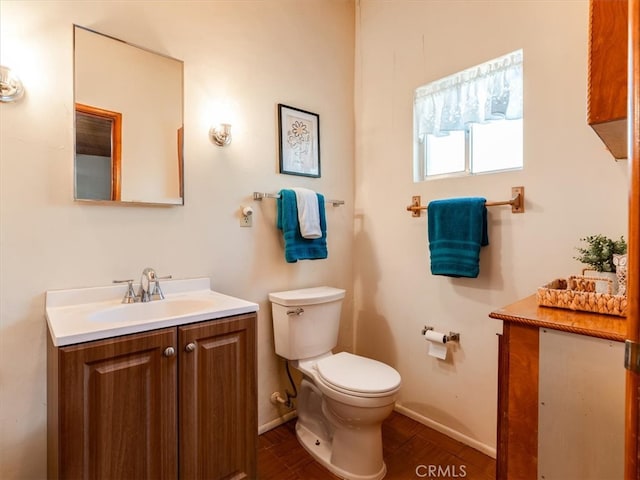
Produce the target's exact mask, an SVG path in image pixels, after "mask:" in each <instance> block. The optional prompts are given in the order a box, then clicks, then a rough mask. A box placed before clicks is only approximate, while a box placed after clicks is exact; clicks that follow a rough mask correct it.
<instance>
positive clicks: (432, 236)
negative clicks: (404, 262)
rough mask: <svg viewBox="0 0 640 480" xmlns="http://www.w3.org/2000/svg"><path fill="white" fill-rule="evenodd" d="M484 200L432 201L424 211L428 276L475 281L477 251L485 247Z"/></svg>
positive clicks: (485, 222)
mask: <svg viewBox="0 0 640 480" xmlns="http://www.w3.org/2000/svg"><path fill="white" fill-rule="evenodd" d="M485 203H486V199H484V198H481V197H464V198H450V199H445V200H434V201H432V202H430V203H429V205H428V208H427V215H428V217H427V219H428V220H427V224H428V228H429V231H428V235H429V251H430V252H431V273H432V274H433V275H446V276H449V277H470V278H476V277H477V276H478V273H480V247H482V246H485V245H489V237H488V235H487V207H486V206H485Z"/></svg>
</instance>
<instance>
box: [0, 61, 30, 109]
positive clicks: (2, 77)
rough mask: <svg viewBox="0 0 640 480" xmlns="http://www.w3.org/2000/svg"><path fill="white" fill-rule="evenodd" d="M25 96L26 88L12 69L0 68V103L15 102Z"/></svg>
mask: <svg viewBox="0 0 640 480" xmlns="http://www.w3.org/2000/svg"><path fill="white" fill-rule="evenodd" d="M23 95H24V87H23V86H22V82H21V81H20V79H19V78H18V76H17V75H16V74H15V73H14V72H12V71H11V69H10V68H8V67H3V66H0V102H3V103H8V102H15V101H17V100H20V99H21V98H22V96H23Z"/></svg>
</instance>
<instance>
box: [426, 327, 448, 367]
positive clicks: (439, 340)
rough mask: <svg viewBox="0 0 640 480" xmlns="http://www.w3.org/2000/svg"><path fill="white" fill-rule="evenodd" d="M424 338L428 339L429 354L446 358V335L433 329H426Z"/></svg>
mask: <svg viewBox="0 0 640 480" xmlns="http://www.w3.org/2000/svg"><path fill="white" fill-rule="evenodd" d="M424 338H425V339H427V340H428V341H429V356H431V357H435V358H439V359H440V360H444V359H445V358H447V336H446V335H445V334H444V333H441V332H436V331H434V330H427V331H426V332H425V334H424Z"/></svg>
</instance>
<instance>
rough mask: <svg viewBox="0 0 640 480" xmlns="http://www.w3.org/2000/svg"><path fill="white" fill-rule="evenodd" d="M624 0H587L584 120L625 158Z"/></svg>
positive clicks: (625, 33) (625, 71)
mask: <svg viewBox="0 0 640 480" xmlns="http://www.w3.org/2000/svg"><path fill="white" fill-rule="evenodd" d="M627 10H628V7H627V0H590V25H589V30H590V39H589V79H588V80H589V92H588V99H587V100H588V102H587V122H588V123H589V125H591V127H592V128H593V129H594V130H595V132H596V133H597V134H598V136H599V137H600V138H601V139H602V141H603V142H604V143H605V145H606V146H607V148H608V149H609V150H610V151H611V153H612V154H613V156H614V158H627V64H628V60H627V38H628V35H627V32H628V27H627V18H628V13H627Z"/></svg>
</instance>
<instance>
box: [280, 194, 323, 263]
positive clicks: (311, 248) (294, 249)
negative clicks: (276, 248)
mask: <svg viewBox="0 0 640 480" xmlns="http://www.w3.org/2000/svg"><path fill="white" fill-rule="evenodd" d="M317 195H318V209H319V213H320V231H321V232H322V237H320V238H312V239H309V238H304V237H303V236H302V234H301V233H300V226H299V223H298V204H297V202H296V193H295V192H294V191H293V190H289V189H286V190H280V198H278V200H277V204H278V220H277V226H278V228H279V229H280V230H282V235H283V236H284V258H285V260H286V261H287V262H288V263H295V262H297V261H298V260H317V259H321V258H327V256H328V252H327V221H326V217H325V211H324V196H323V195H321V194H319V193H317Z"/></svg>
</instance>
